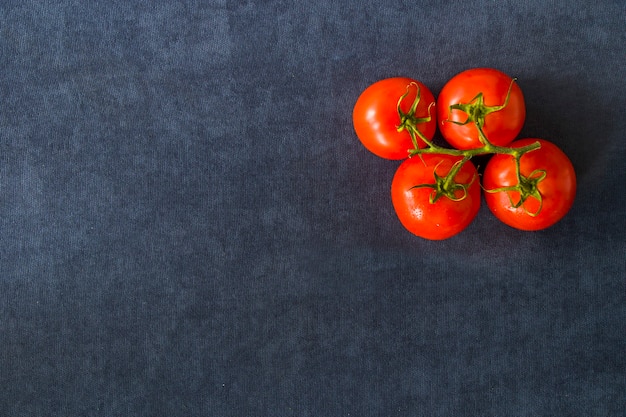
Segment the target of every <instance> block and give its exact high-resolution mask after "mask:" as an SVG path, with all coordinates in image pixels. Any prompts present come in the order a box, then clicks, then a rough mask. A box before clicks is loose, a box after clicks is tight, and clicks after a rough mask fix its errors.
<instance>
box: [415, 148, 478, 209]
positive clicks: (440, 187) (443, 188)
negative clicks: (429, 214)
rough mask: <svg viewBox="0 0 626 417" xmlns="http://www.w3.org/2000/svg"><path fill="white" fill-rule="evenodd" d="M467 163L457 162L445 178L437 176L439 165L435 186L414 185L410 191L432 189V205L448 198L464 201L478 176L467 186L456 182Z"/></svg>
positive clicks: (463, 160) (435, 173) (430, 200)
mask: <svg viewBox="0 0 626 417" xmlns="http://www.w3.org/2000/svg"><path fill="white" fill-rule="evenodd" d="M465 162H467V160H466V159H465V158H464V159H461V160H459V161H457V162H455V163H454V165H452V168H450V171H449V172H448V173H447V174H446V175H445V176H444V177H442V176H440V175H439V174H437V167H439V164H437V166H435V169H434V170H433V175H434V176H435V183H434V184H419V185H414V186H413V187H411V188H410V189H411V190H412V189H414V188H432V190H433V191H432V193H431V194H430V196H429V198H428V201H429V202H430V203H431V204H434V203H436V202H437V201H438V200H439V199H440V198H441V197H446V198H448V199H450V200H452V201H461V200H464V199H466V198H467V196H468V194H469V191H468V190H469V187H470V186H471V185H472V184H473V183H474V180H476V176H474V177H473V178H472V180H471V181H470V182H469V183H467V184H461V183H457V182H456V181H455V179H454V177H455V176H456V174H458V172H459V171H460V170H461V168H462V167H463V165H464V164H465ZM459 192H460V195H459Z"/></svg>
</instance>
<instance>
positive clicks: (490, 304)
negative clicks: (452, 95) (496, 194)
mask: <svg viewBox="0 0 626 417" xmlns="http://www.w3.org/2000/svg"><path fill="white" fill-rule="evenodd" d="M143 3H145V4H143ZM625 21H626V8H625V6H624V3H623V2H622V1H600V2H593V3H590V2H586V1H583V0H574V1H570V2H568V3H567V7H563V3H561V2H556V1H543V0H542V1H531V0H521V1H519V0H518V1H484V2H477V1H449V2H441V1H423V2H407V1H394V2H388V3H387V4H385V3H384V2H383V3H381V2H379V1H370V0H365V1H348V2H339V1H330V0H313V1H310V2H298V1H287V0H284V1H281V0H273V1H272V0H270V1H237V2H236V1H230V2H229V1H226V0H223V1H172V0H157V1H151V2H132V1H131V2H127V1H103V2H95V1H84V2H82V1H78V0H66V1H56V2H55V1H51V2H39V1H28V0H25V1H24V0H22V1H4V2H3V3H2V5H0V33H1V36H0V65H1V69H2V71H1V73H0V196H1V198H0V415H2V416H13V417H21V416H33V415H42V416H43V415H59V416H61V415H62V416H83V417H84V416H167V417H177V416H239V417H240V416H292V415H293V416H383V415H384V416H409V415H425V416H465V415H467V416H543V415H545V416H548V415H549V416H608V415H613V416H614V415H619V414H620V413H621V412H623V410H624V409H626V382H625V381H626V359H625V358H626V356H625V355H624V351H626V341H625V334H626V298H625V297H626V278H625V276H626V265H625V263H626V261H625V259H626V241H625V234H624V232H625V231H626V230H625V229H626V227H625V222H626V220H625V219H626V210H625V208H624V207H625V204H626V198H625V197H624V193H625V192H626V191H625V190H624V183H625V181H624V174H625V171H626V170H625V168H626V164H625V162H624V161H625V160H626V152H625V145H624V140H625V134H624V132H625V131H626V118H624V114H623V110H624V108H625V107H626V88H625V84H624V74H625V72H626V71H625V70H626V68H625V62H626V61H625V59H624V58H625V56H624V52H625V49H624V45H626V30H625V26H624V22H625ZM478 66H491V67H496V68H499V69H501V70H502V71H504V72H507V73H509V74H510V75H512V76H516V77H518V80H519V81H518V82H519V85H520V86H521V87H522V90H523V91H524V93H525V96H526V103H527V107H528V115H527V122H526V125H525V127H524V131H523V135H524V136H537V137H543V138H545V139H549V140H551V141H553V142H555V143H556V144H557V145H559V146H560V147H561V148H562V149H563V150H564V151H565V152H566V153H567V154H568V155H569V156H570V159H571V160H572V162H573V164H574V166H575V168H576V170H577V173H578V181H579V189H578V195H577V199H576V203H575V205H574V207H573V209H572V211H571V212H570V213H569V215H568V216H567V217H566V218H565V219H564V220H563V221H562V222H560V223H559V224H557V225H556V226H554V227H553V228H551V229H548V230H546V231H543V232H538V233H524V232H519V231H516V230H513V229H511V228H508V227H507V226H504V225H502V224H500V223H499V222H498V221H497V220H496V219H495V218H494V217H493V216H491V215H490V213H489V211H488V209H487V208H486V206H485V205H483V207H482V208H481V211H480V213H479V215H478V217H477V219H476V220H475V221H474V223H472V225H470V227H469V228H468V229H467V230H466V231H465V232H463V233H462V234H461V235H458V236H457V237H454V238H452V239H450V240H447V241H443V242H428V241H424V240H421V239H418V238H416V237H413V236H412V235H410V234H409V233H408V232H406V231H405V230H404V229H403V228H402V226H401V225H400V224H399V222H398V221H397V219H396V217H395V214H394V212H393V208H392V207H391V201H390V197H389V185H390V182H391V178H392V176H393V173H394V171H395V169H396V167H397V165H398V164H397V163H396V162H391V161H385V160H382V159H379V158H377V157H375V156H373V155H371V154H369V153H368V152H367V151H366V150H365V149H364V148H363V147H362V146H361V145H360V143H359V142H358V140H357V139H356V137H355V135H354V133H353V130H352V125H351V109H352V105H353V104H354V101H355V100H356V98H357V97H358V95H359V93H360V92H361V91H362V90H363V89H364V88H365V87H367V85H369V84H370V83H372V82H374V81H376V80H379V79H381V78H385V77H389V76H396V75H402V76H410V77H414V78H417V79H419V80H421V81H423V82H424V83H425V84H426V85H428V86H429V87H430V88H431V89H432V90H433V92H435V93H437V92H438V91H439V89H441V87H442V86H443V84H444V83H445V81H446V80H447V79H449V78H450V77H452V76H453V75H454V74H456V73H458V72H460V71H461V70H464V69H467V68H471V67H478Z"/></svg>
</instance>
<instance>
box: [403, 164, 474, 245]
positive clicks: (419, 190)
mask: <svg viewBox="0 0 626 417" xmlns="http://www.w3.org/2000/svg"><path fill="white" fill-rule="evenodd" d="M461 160H462V158H461V157H457V156H451V155H440V154H424V155H421V156H415V157H413V158H410V159H407V160H406V161H404V162H402V164H401V165H400V166H399V167H398V170H397V171H396V174H395V175H394V177H393V180H392V183H391V200H392V203H393V206H394V209H395V211H396V214H397V216H398V219H399V220H400V222H401V223H402V225H403V226H404V227H405V228H406V229H407V230H408V231H410V232H411V233H413V234H415V235H416V236H419V237H422V238H425V239H430V240H442V239H447V238H450V237H452V236H454V235H456V234H458V233H459V232H461V231H462V230H464V229H465V228H466V227H467V226H468V225H469V224H470V223H471V222H472V220H474V218H475V217H476V214H477V213H478V210H479V208H480V200H481V197H480V194H481V192H480V184H479V181H478V173H477V171H476V168H475V167H474V164H472V162H470V161H466V162H465V163H464V164H463V165H462V166H461V168H460V170H459V171H458V172H457V173H456V175H454V184H451V186H450V189H449V191H450V193H451V196H452V198H449V197H448V196H445V195H441V196H439V198H436V197H437V196H436V194H437V189H436V187H437V182H440V183H441V182H443V179H444V178H445V177H446V176H447V175H448V174H449V173H450V171H451V170H452V169H453V168H454V167H455V166H456V165H458V164H459V163H460V162H461ZM433 200H436V201H433Z"/></svg>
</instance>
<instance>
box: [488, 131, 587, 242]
mask: <svg viewBox="0 0 626 417" xmlns="http://www.w3.org/2000/svg"><path fill="white" fill-rule="evenodd" d="M534 142H539V144H540V148H539V149H535V150H533V151H530V152H527V153H525V154H524V155H522V157H521V158H520V160H519V173H520V175H521V177H522V179H523V182H524V184H523V187H522V191H523V193H525V194H526V197H525V196H524V195H523V193H520V192H519V191H517V190H513V189H511V187H515V186H516V185H517V184H518V183H519V181H518V177H517V168H516V163H515V160H514V158H513V157H512V156H511V155H503V154H499V155H494V156H493V157H492V158H491V159H490V160H489V162H488V163H487V166H486V167H485V172H484V174H483V188H484V189H485V201H486V203H487V206H488V207H489V209H490V210H491V212H492V213H493V214H494V215H495V216H496V217H497V218H498V219H499V220H500V221H502V222H503V223H505V224H507V225H509V226H511V227H514V228H516V229H520V230H527V231H534V230H542V229H546V228H548V227H550V226H552V225H554V224H555V223H557V222H558V221H559V220H561V219H562V218H563V217H564V216H565V215H566V214H567V212H568V211H569V210H570V208H571V207H572V204H573V203H574V198H575V195H576V173H575V171H574V167H573V165H572V163H571V161H570V160H569V158H568V157H567V155H565V153H564V152H563V151H562V150H561V149H559V148H558V147H557V146H556V145H554V144H553V143H551V142H549V141H547V140H544V139H533V138H527V139H521V140H517V141H515V142H513V143H512V144H511V145H510V146H511V147H512V148H520V147H523V146H527V145H530V144H532V143H534ZM524 197H525V198H524Z"/></svg>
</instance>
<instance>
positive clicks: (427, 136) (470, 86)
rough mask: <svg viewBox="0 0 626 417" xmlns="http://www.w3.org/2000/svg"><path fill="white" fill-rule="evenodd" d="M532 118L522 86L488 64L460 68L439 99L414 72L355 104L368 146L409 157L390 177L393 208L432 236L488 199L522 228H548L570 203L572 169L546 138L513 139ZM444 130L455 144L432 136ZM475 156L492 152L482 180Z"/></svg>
mask: <svg viewBox="0 0 626 417" xmlns="http://www.w3.org/2000/svg"><path fill="white" fill-rule="evenodd" d="M525 118H526V108H525V102H524V96H523V94H522V91H521V89H520V87H519V86H518V84H517V83H516V82H515V80H514V79H513V78H511V77H510V76H508V75H507V74H504V73H502V72H501V71H498V70H495V69H491V68H474V69H470V70H467V71H464V72H461V73H460V74H457V75H456V76H454V77H453V78H452V79H450V80H449V81H448V82H447V83H446V84H445V85H444V87H443V89H442V90H441V92H440V94H439V96H438V97H437V99H436V100H435V97H434V95H433V93H432V92H431V91H430V90H429V89H428V88H427V87H426V86H425V85H424V84H422V83H421V82H419V81H417V80H414V79H410V78H404V77H395V78H388V79H385V80H381V81H378V82H376V83H374V84H372V85H370V86H369V87H368V88H367V89H366V90H365V91H363V93H362V94H361V95H360V96H359V98H358V100H357V101H356V104H355V106H354V111H353V123H354V129H355V132H356V134H357V136H358V138H359V139H360V141H361V142H362V143H363V145H364V146H365V147H366V148H367V149H368V150H369V151H371V152H372V153H374V154H375V155H377V156H379V157H381V158H385V159H391V160H403V161H402V163H401V164H400V166H399V167H398V170H397V171H396V174H395V175H394V178H393V181H392V184H391V199H392V203H393V207H394V209H395V211H396V214H397V215H398V218H399V220H400V222H401V223H402V225H404V227H405V228H406V229H408V230H409V231H410V232H411V233H413V234H415V235H417V236H420V237H423V238H426V239H431V240H441V239H447V238H449V237H452V236H454V235H456V234H458V233H459V232H461V231H462V230H463V229H465V228H466V227H467V226H468V225H469V224H470V223H471V222H472V221H473V219H474V218H475V217H476V215H477V214H478V211H479V208H480V204H481V199H482V198H483V197H484V199H485V201H486V203H487V205H488V207H489V209H490V210H491V212H492V213H493V214H494V215H495V216H496V217H497V218H498V219H499V220H501V221H502V222H503V223H505V224H507V225H509V226H512V227H514V228H517V229H520V230H541V229H545V228H547V227H550V226H552V225H553V224H555V223H556V222H558V221H559V220H560V219H561V218H563V216H565V214H566V213H567V212H568V211H569V209H570V208H571V206H572V204H573V201H574V197H575V194H576V175H575V172H574V167H573V166H572V163H571V162H570V160H569V158H568V157H567V155H565V153H563V151H562V150H561V149H559V148H558V147H557V146H556V145H555V144H553V143H551V142H549V141H546V140H544V139H536V138H525V139H518V140H516V138H517V135H518V134H519V133H520V131H521V129H522V126H523V124H524V121H525ZM437 130H439V132H440V133H441V136H442V137H443V139H445V141H446V142H447V144H448V145H449V146H447V145H446V146H441V145H437V144H435V143H434V141H433V138H434V136H435V133H436V131H437ZM478 155H491V156H490V159H489V161H488V162H487V164H486V166H485V169H484V172H483V173H482V175H481V177H482V178H479V174H478V171H477V169H476V166H475V165H474V164H473V162H472V160H471V159H472V158H473V157H475V156H478Z"/></svg>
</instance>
